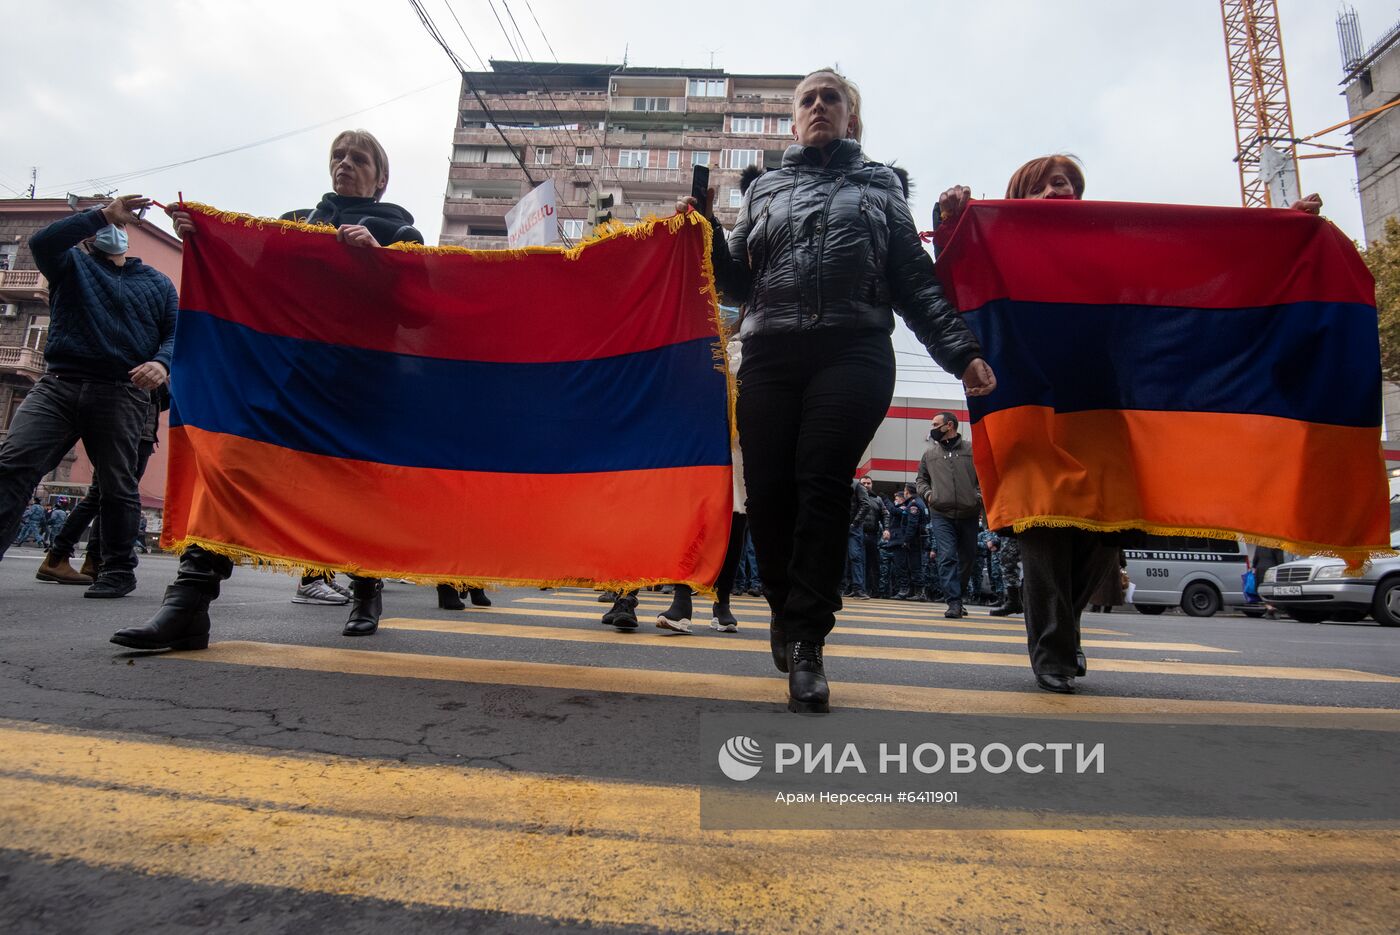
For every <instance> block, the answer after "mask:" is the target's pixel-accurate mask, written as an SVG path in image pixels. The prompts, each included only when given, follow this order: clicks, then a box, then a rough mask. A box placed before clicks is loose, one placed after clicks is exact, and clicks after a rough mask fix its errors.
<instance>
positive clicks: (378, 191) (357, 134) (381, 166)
mask: <svg viewBox="0 0 1400 935" xmlns="http://www.w3.org/2000/svg"><path fill="white" fill-rule="evenodd" d="M342 140H345V141H346V142H348V143H349V144H350V145H351V146H363V147H364V148H365V149H368V150H369V151H370V155H372V156H373V157H374V172H375V176H376V177H377V178H382V179H383V180H384V183H383V184H382V185H376V186H375V188H374V200H375V201H378V200H379V199H381V198H383V197H384V191H385V189H387V188H388V187H389V154H388V153H386V152H385V151H384V147H383V146H382V145H380V143H379V141H378V140H377V139H375V138H374V134H373V133H371V132H369V131H368V130H341V131H340V132H339V133H337V134H336V135H335V139H333V140H331V158H332V159H334V158H335V148H336V147H337V146H339V145H340V143H341V141H342Z"/></svg>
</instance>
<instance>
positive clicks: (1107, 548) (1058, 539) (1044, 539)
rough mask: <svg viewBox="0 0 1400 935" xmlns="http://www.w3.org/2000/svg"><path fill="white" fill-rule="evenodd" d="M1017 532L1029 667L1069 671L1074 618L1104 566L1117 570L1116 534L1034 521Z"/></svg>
mask: <svg viewBox="0 0 1400 935" xmlns="http://www.w3.org/2000/svg"><path fill="white" fill-rule="evenodd" d="M1016 538H1017V540H1018V541H1019V542H1020V545H1021V574H1022V576H1023V577H1024V583H1023V584H1022V600H1023V602H1024V604H1025V608H1026V642H1027V645H1028V648H1029V650H1030V655H1031V669H1032V670H1033V671H1035V672H1037V673H1039V674H1042V675H1074V673H1075V671H1076V665H1075V658H1074V654H1075V651H1076V650H1077V649H1078V648H1079V618H1080V615H1082V614H1083V613H1084V608H1085V607H1087V606H1088V605H1089V597H1090V595H1092V594H1093V593H1094V591H1095V590H1097V589H1098V587H1099V585H1101V584H1102V583H1103V581H1104V578H1105V577H1107V575H1108V574H1109V572H1110V571H1111V572H1112V573H1114V574H1117V573H1118V563H1117V554H1118V544H1119V540H1118V538H1117V537H1115V536H1114V535H1112V534H1105V533H1098V532H1089V531H1088V530H1084V529H1058V528H1056V529H1047V528H1044V527H1039V526H1037V527H1034V528H1031V529H1027V530H1026V531H1025V532H1021V533H1017V534H1016Z"/></svg>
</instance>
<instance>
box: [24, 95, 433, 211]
mask: <svg viewBox="0 0 1400 935" xmlns="http://www.w3.org/2000/svg"><path fill="white" fill-rule="evenodd" d="M449 80H451V79H444V80H442V81H435V82H433V83H432V84H425V85H423V87H421V88H414V89H413V90H412V91H405V92H404V93H403V94H396V95H395V96H393V97H391V98H389V99H387V100H383V101H380V102H379V103H378V104H371V105H370V106H368V107H362V108H360V109H359V110H353V111H351V112H350V113H348V114H341V115H340V116H338V117H332V118H330V119H329V120H322V121H320V122H319V123H313V124H310V125H309V126H305V127H298V128H297V129H295V130H288V131H286V132H285V133H278V134H276V135H274V136H268V137H264V138H262V139H260V140H254V141H252V142H251V143H242V144H240V145H238V146H230V147H229V148H227V149H221V150H218V151H217V152H212V153H205V154H204V155H202V156H193V157H191V158H189V159H181V160H180V161H179V162H169V163H166V164H165V165H160V166H148V167H146V168H144V169H132V170H130V171H128V172H117V173H113V174H111V175H91V176H87V177H85V178H81V179H73V180H71V181H68V182H63V183H61V184H57V185H52V186H45V187H44V189H43V191H42V192H41V193H40V197H45V198H47V197H52V196H55V195H61V194H63V193H65V192H68V191H71V190H72V189H73V188H75V187H77V186H80V185H92V186H94V187H96V188H99V189H106V188H109V187H111V186H113V185H121V184H123V183H126V182H132V181H135V180H136V179H139V178H145V177H146V176H148V175H155V174H157V173H160V172H166V171H169V170H170V169H178V168H179V167H181V166H188V165H192V164H194V163H196V162H203V161H204V160H206V159H215V158H217V157H219V156H227V155H230V154H232V153H239V152H243V151H244V150H248V149H253V148H254V147H257V146H265V145H267V144H268V143H275V142H277V141H278V140H285V139H287V138H289V137H293V136H296V135H298V134H300V133H308V132H310V131H312V130H319V129H320V128H321V127H325V126H330V125H331V124H333V123H339V122H341V121H342V120H346V119H349V118H350V117H358V116H359V115H360V114H364V113H368V112H370V111H371V110H376V109H378V108H380V107H384V106H385V105H388V104H392V103H394V102H395V101H401V100H403V99H404V98H406V97H411V96H412V95H414V94H421V93H422V92H424V91H427V90H430V89H432V88H436V87H440V86H441V85H444V84H446V83H447V81H449ZM5 187H6V188H9V186H8V185H6V186H5ZM11 190H12V191H13V189H11Z"/></svg>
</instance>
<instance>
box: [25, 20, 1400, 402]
mask: <svg viewBox="0 0 1400 935" xmlns="http://www.w3.org/2000/svg"><path fill="white" fill-rule="evenodd" d="M447 3H448V0H423V4H424V7H425V8H426V9H427V10H428V12H429V14H430V15H432V16H433V17H434V19H435V20H436V21H437V24H438V26H439V28H440V29H441V30H442V32H443V34H444V36H445V37H446V38H447V40H448V41H449V43H451V44H452V46H453V48H454V49H455V50H456V52H457V54H458V55H459V57H460V58H461V59H462V60H463V61H465V62H467V63H468V65H469V67H473V68H476V67H480V66H479V64H478V59H477V57H476V55H475V54H474V53H473V52H472V50H471V49H470V48H469V46H468V43H467V41H466V39H465V38H464V36H463V31H462V30H461V29H459V28H458V26H457V23H456V22H454V21H453V18H452V16H451V15H450V13H449V8H448V5H447ZM1352 5H1353V6H1355V8H1356V10H1357V11H1358V13H1359V14H1360V18H1361V30H1362V37H1363V41H1364V42H1366V43H1367V44H1369V43H1371V42H1372V41H1374V40H1375V39H1376V38H1378V37H1379V36H1380V35H1382V34H1383V33H1384V32H1385V31H1386V30H1388V29H1389V28H1390V27H1391V26H1392V25H1393V24H1395V22H1396V21H1397V20H1400V8H1397V4H1396V3H1394V2H1386V0H1354V3H1353V4H1352ZM451 9H452V10H453V11H455V12H456V14H457V17H458V18H459V19H460V20H461V23H462V26H463V27H465V31H466V34H467V35H468V36H470V38H471V42H472V43H473V44H474V45H475V47H476V49H477V50H478V52H479V53H480V55H481V57H482V58H485V59H491V58H497V59H510V58H515V57H516V52H515V51H512V49H511V47H510V45H508V44H507V40H506V36H505V34H504V33H503V31H502V29H501V27H500V26H498V25H497V21H496V19H495V17H494V16H493V14H492V7H491V5H490V3H488V0H451ZM495 9H496V11H497V12H499V14H500V15H501V17H502V18H503V19H504V20H505V22H506V26H507V27H508V28H510V27H511V24H510V20H509V18H508V16H507V8H506V6H505V4H504V3H503V0H495ZM508 9H509V12H510V13H513V14H514V16H515V20H516V22H517V23H518V24H519V27H520V31H521V32H522V33H523V37H524V45H525V46H526V47H528V55H532V56H533V57H534V58H536V59H541V60H552V59H553V58H554V57H555V55H556V54H557V56H558V58H559V59H560V60H561V61H566V62H569V61H572V62H614V63H616V62H621V61H622V58H623V55H624V51H625V53H626V55H627V58H628V62H629V63H630V64H633V65H651V66H670V65H692V66H702V67H703V66H708V65H709V63H710V61H711V55H712V54H713V57H714V59H713V60H714V64H715V66H716V67H720V68H724V69H726V70H729V71H733V72H747V73H762V72H775V73H792V74H801V73H805V72H807V71H811V70H812V69H814V68H817V67H820V66H823V65H829V64H833V63H835V64H838V65H839V67H840V68H841V70H842V71H843V72H845V73H846V74H847V75H849V76H850V77H851V78H853V79H854V80H855V81H856V82H857V83H858V84H859V85H860V87H861V90H862V92H863V94H864V97H865V126H866V137H865V148H866V151H867V153H868V154H869V155H870V157H871V158H873V159H877V160H880V161H884V162H898V163H899V164H902V165H904V166H905V167H907V168H908V169H909V171H910V173H911V174H912V176H913V178H914V183H915V191H914V195H913V209H914V215H915V218H916V219H917V220H919V222H920V224H921V225H926V224H927V219H928V218H929V215H930V212H931V209H932V207H933V203H934V202H935V201H936V199H937V196H938V193H939V192H940V191H942V190H943V189H944V188H946V187H947V186H949V185H951V184H954V183H964V184H967V185H969V186H971V188H972V190H973V192H974V193H975V194H978V195H987V196H990V197H996V196H998V195H1000V193H1001V192H1002V191H1003V190H1004V188H1005V185H1006V180H1007V178H1008V177H1009V176H1010V174H1011V172H1012V171H1013V170H1014V169H1015V168H1016V167H1017V166H1018V165H1020V164H1021V163H1022V162H1024V161H1025V160H1026V159H1029V158H1031V157H1033V156H1037V155H1041V154H1044V153H1047V152H1053V151H1069V152H1073V153H1076V154H1077V155H1079V156H1080V157H1081V158H1082V159H1083V161H1084V163H1085V166H1086V171H1087V176H1088V191H1087V193H1086V194H1087V196H1088V197H1090V198H1099V199H1111V200H1122V201H1157V202H1174V203H1192V204H1218V205H1237V204H1239V185H1238V176H1237V174H1236V170H1235V166H1234V164H1233V163H1232V162H1231V157H1232V156H1233V155H1234V129H1233V123H1232V120H1231V115H1230V101H1229V96H1228V85H1227V80H1226V70H1225V51H1224V40H1223V30H1222V28H1221V22H1220V5H1219V3H1218V2H1217V0H1172V2H1162V0H980V2H977V3H972V2H968V0H917V2H907V3H903V2H901V3H886V2H879V0H876V2H872V3H864V4H861V5H859V6H856V5H854V4H852V3H850V2H843V3H827V2H809V3H806V4H801V5H793V4H776V3H753V2H744V3H740V2H732V0H710V2H706V3H704V4H690V5H681V4H671V3H665V4H662V3H657V2H654V0H653V2H637V0H612V2H609V3H607V4H601V3H580V2H578V0H568V2H565V0H530V5H529V6H528V7H527V5H526V0H509V8H508ZM1279 9H1280V16H1281V19H1282V28H1283V38H1284V54H1285V58H1286V61H1287V66H1288V75H1289V79H1290V91H1291V95H1292V102H1293V118H1294V125H1295V130H1296V131H1297V132H1298V133H1299V135H1307V134H1309V133H1312V132H1314V131H1316V130H1321V129H1322V128H1324V127H1327V126H1330V125H1332V124H1334V123H1338V122H1340V121H1342V120H1344V119H1346V104H1345V101H1344V100H1343V98H1342V97H1341V96H1340V90H1341V89H1340V87H1339V86H1338V81H1339V80H1340V78H1341V65H1340V56H1339V54H1338V51H1337V39H1336V29H1335V21H1336V16H1337V11H1338V9H1339V5H1338V4H1337V3H1335V2H1324V0H1279ZM532 11H533V15H534V16H533V17H532ZM682 11H688V12H684V13H682ZM0 14H3V15H2V16H0V23H3V24H4V28H3V30H0V62H3V63H4V78H5V93H4V94H3V95H0V128H3V130H2V131H0V197H13V196H14V195H16V194H18V193H19V192H21V191H22V190H23V189H25V188H26V187H27V186H28V184H29V175H30V167H31V166H37V167H38V192H39V194H40V195H41V196H45V195H56V196H61V195H63V194H64V193H65V192H67V191H75V192H80V193H90V192H92V191H93V190H94V188H95V181H96V182H101V181H102V180H103V179H105V178H109V177H112V176H116V175H118V174H119V173H128V172H132V171H135V170H140V169H147V168H150V167H155V166H161V165H166V164H169V163H174V162H179V161H182V160H186V159H192V158H194V157H198V156H202V155H205V154H208V153H213V152H217V151H220V150H224V149H230V148H233V147H238V146H243V145H245V144H248V143H253V142H256V141H259V140H263V139H267V138H269V137H275V136H278V135H281V134H285V133H288V131H294V130H297V129H299V128H302V127H307V126H312V125H316V124H321V123H327V122H328V125H327V126H324V127H321V128H319V129H313V130H310V131H308V132H305V133H298V134H294V135H290V136H288V137H286V138H284V139H280V140H277V141H275V142H271V143H267V144H265V145H260V146H255V147H252V148H248V149H244V150H241V151H239V152H235V153H232V154H229V155H224V156H220V157H217V158H213V159H206V160H203V161H200V162H195V163H192V164H190V165H185V166H180V167H178V168H172V169H168V170H166V171H162V172H158V173H153V174H149V175H144V176H142V177H140V178H136V179H132V180H129V181H123V182H121V183H120V184H118V185H116V186H115V187H118V188H119V189H120V190H121V191H123V192H128V191H137V192H142V193H145V194H149V195H152V196H153V197H156V198H158V199H159V200H161V201H165V200H167V199H172V198H174V197H175V195H176V192H177V191H183V192H184V194H185V197H186V198H189V199H195V200H200V201H206V202H210V203H212V204H215V205H218V206H220V207H222V208H227V209H230V210H238V211H245V212H249V213H252V214H261V215H276V214H280V213H282V212H283V211H287V210H289V209H291V208H295V207H304V206H309V205H311V204H313V203H314V202H315V200H316V199H317V197H319V195H320V194H321V193H322V192H324V191H325V190H326V189H327V187H328V185H327V171H326V150H327V148H328V144H329V141H330V139H331V137H332V136H333V135H334V132H335V130H337V129H339V128H341V127H345V126H363V127H366V128H368V129H370V130H372V131H373V132H374V133H375V134H376V135H377V136H379V138H380V139H381V140H382V141H383V142H384V144H385V146H386V148H387V149H388V151H389V154H390V159H391V163H392V173H391V178H390V183H389V190H388V193H387V194H386V199H387V200H390V201H395V202H398V203H400V204H402V205H403V206H404V207H406V208H408V209H409V210H410V211H411V212H412V213H413V214H414V215H415V216H416V217H417V218H418V221H419V227H420V228H421V229H422V230H423V231H424V233H425V234H426V235H427V237H428V239H429V241H430V242H432V241H435V240H436V237H437V234H438V230H439V227H440V223H441V210H442V195H443V191H444V189H445V188H446V181H447V167H448V162H449V157H450V154H451V130H452V126H453V117H454V111H455V102H456V97H457V90H458V81H457V79H456V76H455V72H454V70H453V67H452V65H451V63H450V62H449V60H448V58H447V56H446V55H445V54H444V53H443V52H442V51H441V50H440V49H439V48H438V47H437V46H436V45H435V44H434V43H433V42H432V41H431V40H430V39H429V37H428V35H427V33H426V32H425V30H424V29H423V27H422V25H421V24H420V23H419V21H418V17H417V15H416V14H415V13H414V11H413V9H412V8H411V7H410V6H409V4H408V3H407V2H406V0H334V2H333V0H276V2H272V0H236V2H229V0H221V2H212V0H181V2H179V3H175V2H167V3H160V2H155V0H145V2H141V3H113V2H110V0H107V2H80V0H49V2H42V3H36V2H33V0H0ZM534 17H538V20H539V26H538V27H537V26H536V24H535V20H534ZM540 27H542V29H543V32H541V28H540ZM511 35H512V38H513V39H514V41H515V43H516V45H517V49H518V50H519V51H520V52H521V53H522V54H526V53H525V50H524V49H520V48H519V47H520V45H521V42H520V39H519V38H518V37H515V33H514V30H513V28H512V31H511ZM545 37H547V39H548V44H546V41H545ZM551 45H552V47H553V53H551V51H550V48H549V46H551ZM391 98H398V99H397V100H394V101H392V102H391V103H387V104H384V105H383V106H378V107H374V109H372V110H369V111H368V112H366V113H362V114H359V115H357V116H343V115H348V114H353V113H355V112H357V111H362V110H365V109H366V108H370V107H372V106H373V105H376V104H380V103H381V102H383V101H388V100H390V99H391ZM337 118H343V119H337ZM1326 141H1327V142H1331V143H1339V144H1340V143H1344V142H1346V137H1345V136H1344V135H1343V134H1334V135H1333V136H1331V137H1328V138H1327V140H1326ZM111 187H114V186H113V185H110V184H105V185H100V189H101V190H104V191H105V190H106V189H108V188H111ZM1302 189H1303V191H1304V192H1311V191H1317V192H1320V193H1321V194H1322V196H1323V199H1324V200H1325V202H1326V206H1325V208H1324V214H1326V215H1327V216H1328V217H1329V218H1331V219H1332V220H1333V221H1334V222H1336V223H1337V224H1338V225H1339V226H1340V227H1341V228H1342V229H1343V230H1344V231H1346V232H1347V233H1348V234H1349V235H1351V236H1352V237H1358V238H1359V237H1360V236H1361V217H1360V209H1359V206H1358V202H1357V197H1356V173H1355V166H1354V163H1353V162H1352V160H1351V159H1350V158H1349V157H1342V158H1336V159H1321V160H1309V161H1308V162H1305V163H1303V166H1302ZM897 344H898V346H899V347H900V349H901V350H902V351H903V352H904V353H901V355H900V364H901V374H900V385H899V387H898V390H897V392H898V394H900V395H930V396H937V397H941V396H947V395H949V394H950V393H951V392H953V390H954V387H955V384H954V383H952V382H950V381H949V380H947V379H946V378H945V377H943V376H942V375H941V371H936V368H933V366H932V364H931V363H930V362H929V360H928V358H927V356H926V355H924V354H922V353H921V352H919V348H918V344H917V342H915V341H914V339H913V337H912V335H910V334H909V333H908V332H907V331H903V329H901V333H900V335H899V337H898V339H897ZM929 381H933V382H929Z"/></svg>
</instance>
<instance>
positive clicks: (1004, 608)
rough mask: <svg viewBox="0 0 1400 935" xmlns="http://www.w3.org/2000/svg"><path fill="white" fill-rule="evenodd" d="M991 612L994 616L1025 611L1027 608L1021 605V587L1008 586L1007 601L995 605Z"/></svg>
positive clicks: (1007, 615)
mask: <svg viewBox="0 0 1400 935" xmlns="http://www.w3.org/2000/svg"><path fill="white" fill-rule="evenodd" d="M990 613H991V615H992V616H993V617H1010V616H1011V615H1012V614H1020V613H1025V608H1024V607H1022V606H1021V589H1020V587H1015V586H1008V587H1007V589H1006V601H1005V603H1003V604H1001V605H1000V606H998V607H993V608H992V610H991V611H990Z"/></svg>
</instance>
